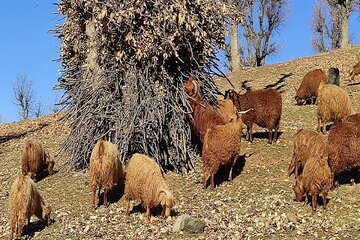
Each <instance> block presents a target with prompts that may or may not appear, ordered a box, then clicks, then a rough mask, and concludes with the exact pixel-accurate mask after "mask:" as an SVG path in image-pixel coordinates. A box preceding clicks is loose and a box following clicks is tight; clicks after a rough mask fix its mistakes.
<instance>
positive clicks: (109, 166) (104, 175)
mask: <svg viewBox="0 0 360 240" xmlns="http://www.w3.org/2000/svg"><path fill="white" fill-rule="evenodd" d="M124 181H125V167H124V165H123V164H122V163H121V162H120V157H119V151H118V150H117V148H116V146H115V145H114V144H112V143H111V142H108V141H104V140H98V141H97V143H96V144H95V146H94V149H93V150H92V152H91V157H90V187H91V191H92V204H93V206H94V208H96V205H95V198H96V190H97V188H99V192H98V196H99V197H100V190H101V188H104V207H107V196H106V194H107V192H108V191H109V190H110V189H112V188H113V187H114V185H115V184H117V186H118V187H119V188H121V189H123V187H124Z"/></svg>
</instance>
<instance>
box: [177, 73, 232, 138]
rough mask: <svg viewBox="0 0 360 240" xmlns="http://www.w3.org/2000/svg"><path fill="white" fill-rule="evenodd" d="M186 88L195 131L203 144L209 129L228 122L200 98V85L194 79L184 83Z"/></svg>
mask: <svg viewBox="0 0 360 240" xmlns="http://www.w3.org/2000/svg"><path fill="white" fill-rule="evenodd" d="M184 88H185V91H186V93H187V94H188V95H189V98H188V101H189V104H190V107H191V109H192V113H191V116H192V121H191V122H192V126H193V130H194V132H195V134H196V135H197V136H198V138H199V139H200V142H201V144H202V143H203V142H204V136H205V133H206V130H207V129H208V128H211V127H213V126H215V125H223V124H225V123H226V121H225V119H224V118H223V116H222V115H221V114H220V113H219V112H218V111H217V110H216V109H215V108H214V107H213V106H211V105H210V104H209V103H208V102H207V101H206V100H205V99H203V98H202V97H201V96H200V92H199V91H200V87H199V84H198V83H197V82H196V81H195V80H194V79H193V78H192V77H190V78H189V79H188V80H187V81H186V82H185V83H184Z"/></svg>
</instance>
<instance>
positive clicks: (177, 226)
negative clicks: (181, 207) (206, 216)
mask: <svg viewBox="0 0 360 240" xmlns="http://www.w3.org/2000/svg"><path fill="white" fill-rule="evenodd" d="M204 228H205V222H204V221H202V220H199V219H196V218H193V217H191V216H190V215H188V214H184V215H181V216H179V217H178V218H177V219H176V220H175V223H174V226H173V231H174V232H180V231H184V232H189V233H203V232H204Z"/></svg>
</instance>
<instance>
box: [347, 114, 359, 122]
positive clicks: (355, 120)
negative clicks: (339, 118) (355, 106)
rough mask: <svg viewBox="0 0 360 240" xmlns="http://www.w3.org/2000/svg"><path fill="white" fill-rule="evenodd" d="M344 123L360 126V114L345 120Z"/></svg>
mask: <svg viewBox="0 0 360 240" xmlns="http://www.w3.org/2000/svg"><path fill="white" fill-rule="evenodd" d="M343 121H344V122H350V123H355V124H360V113H355V114H353V115H350V116H348V117H346V118H344V119H343Z"/></svg>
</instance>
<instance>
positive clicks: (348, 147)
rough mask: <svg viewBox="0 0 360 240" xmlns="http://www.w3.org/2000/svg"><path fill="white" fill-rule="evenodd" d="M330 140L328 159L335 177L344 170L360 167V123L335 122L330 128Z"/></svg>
mask: <svg viewBox="0 0 360 240" xmlns="http://www.w3.org/2000/svg"><path fill="white" fill-rule="evenodd" d="M328 142H329V149H328V157H329V160H328V161H329V166H330V169H331V171H332V172H333V174H334V177H335V176H336V175H337V174H339V173H341V172H342V171H345V170H350V169H356V168H360V127H359V123H351V122H338V123H335V124H334V126H333V127H332V128H331V129H330V133H329V136H328Z"/></svg>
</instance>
